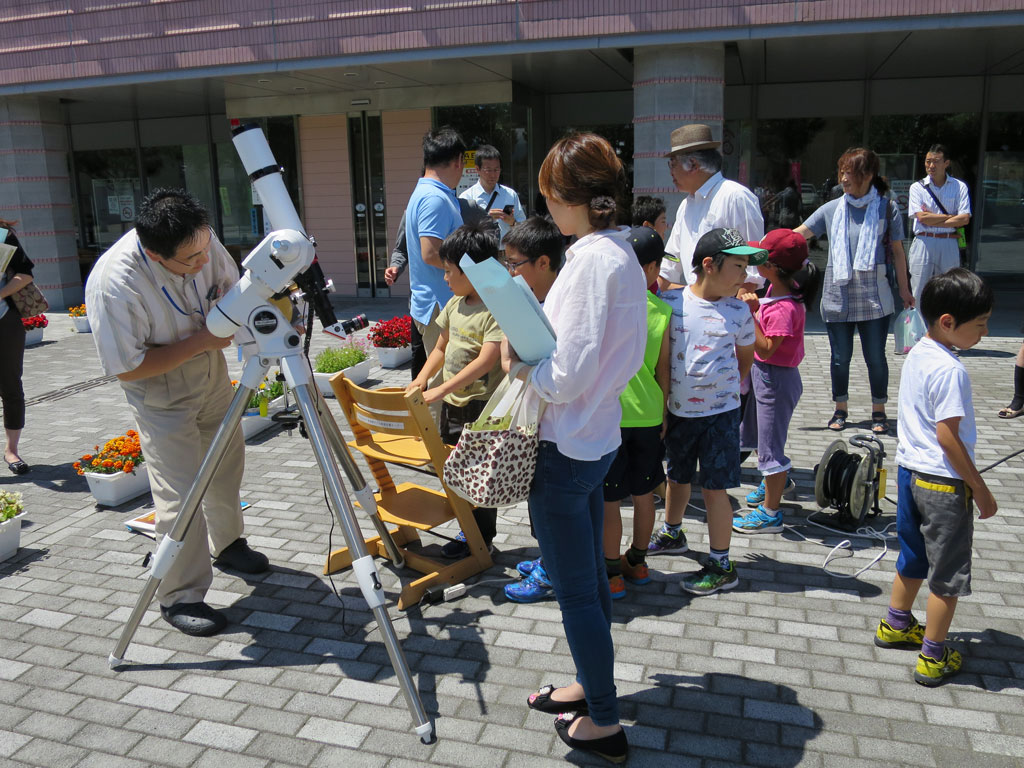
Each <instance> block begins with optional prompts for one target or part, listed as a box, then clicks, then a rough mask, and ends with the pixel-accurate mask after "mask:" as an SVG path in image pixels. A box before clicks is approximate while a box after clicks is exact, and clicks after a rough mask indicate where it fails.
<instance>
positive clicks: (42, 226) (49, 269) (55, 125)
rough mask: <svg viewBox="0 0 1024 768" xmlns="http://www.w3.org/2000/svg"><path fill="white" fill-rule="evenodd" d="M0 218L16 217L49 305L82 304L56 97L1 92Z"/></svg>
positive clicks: (65, 146) (58, 307) (64, 134)
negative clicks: (6, 94)
mask: <svg viewBox="0 0 1024 768" xmlns="http://www.w3.org/2000/svg"><path fill="white" fill-rule="evenodd" d="M0 218H2V219H7V220H8V221H12V220H13V221H17V227H16V230H17V234H18V239H19V240H21V243H22V245H23V246H24V247H25V251H26V253H28V256H29V258H30V259H32V262H33V263H34V264H35V269H34V270H33V271H34V273H35V279H36V283H37V284H38V285H39V288H40V290H41V291H42V292H43V294H44V295H45V296H46V300H47V301H49V302H50V306H51V307H53V308H54V310H64V309H66V308H67V307H69V306H71V305H74V304H81V303H82V301H83V289H82V275H81V271H80V270H79V266H78V246H77V244H76V243H75V227H74V213H73V210H72V203H71V178H70V176H69V173H68V144H67V128H66V126H65V124H64V119H63V115H62V114H61V110H60V106H59V104H58V103H57V101H56V100H55V99H41V98H36V97H25V96H18V97H10V98H0Z"/></svg>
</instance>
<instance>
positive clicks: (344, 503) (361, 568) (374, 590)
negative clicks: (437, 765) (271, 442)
mask: <svg viewBox="0 0 1024 768" xmlns="http://www.w3.org/2000/svg"><path fill="white" fill-rule="evenodd" d="M291 363H292V359H291V358H284V359H282V360H281V368H282V370H284V372H285V376H288V377H289V378H291V379H292V380H293V381H294V380H295V379H296V378H298V379H299V380H300V381H302V382H303V383H300V384H297V385H295V386H294V387H293V389H294V392H295V399H296V401H297V402H298V404H299V409H300V410H301V411H302V418H303V419H304V420H305V422H306V433H307V434H308V435H309V442H310V445H312V446H313V452H314V454H315V455H316V460H317V463H318V464H319V465H320V471H321V473H322V474H323V476H324V482H325V483H326V485H327V492H328V496H329V497H330V499H331V506H332V507H333V508H334V516H335V520H336V521H337V523H338V526H339V527H340V528H341V530H342V532H343V533H344V535H345V540H346V542H347V543H348V548H349V551H350V552H351V553H352V555H353V557H352V570H353V571H354V572H355V574H356V578H357V579H358V580H359V588H360V590H362V593H363V597H364V598H365V599H366V602H367V604H368V605H369V606H370V610H371V611H372V612H373V616H374V618H375V619H376V620H377V626H378V627H379V629H380V633H381V637H382V638H383V639H384V647H385V648H386V649H387V652H388V658H389V659H390V660H391V666H392V668H393V669H394V671H395V677H397V678H398V683H399V686H400V687H401V689H402V693H403V694H404V695H405V703H406V705H407V706H408V708H409V712H410V714H411V715H412V718H413V721H414V723H415V730H416V734H417V735H418V736H419V737H420V740H421V741H422V742H423V743H424V744H430V743H432V742H433V741H434V725H433V723H431V722H430V720H429V719H428V718H427V715H426V712H425V711H424V710H423V702H421V701H420V696H419V692H418V691H417V690H416V685H415V683H414V681H413V679H412V674H411V673H410V671H409V665H408V662H407V661H406V659H405V654H404V653H403V652H402V647H401V646H400V645H399V644H398V637H397V635H396V634H395V628H394V625H393V624H392V623H391V617H390V616H389V615H388V611H387V607H386V606H385V604H384V588H383V587H382V586H381V583H380V578H379V577H378V575H377V567H376V565H375V564H374V562H373V558H372V557H371V556H370V555H369V553H368V552H367V550H366V544H365V543H364V541H363V533H362V531H361V530H359V526H358V524H357V523H356V518H355V511H354V510H353V508H352V502H351V501H349V498H348V494H347V493H345V486H344V485H343V484H342V480H341V474H340V472H339V471H338V465H337V464H336V463H335V462H334V457H333V456H332V454H331V450H330V440H329V439H328V437H327V432H326V430H325V429H324V426H323V423H322V422H321V420H320V413H319V411H318V410H317V407H316V399H315V398H314V396H313V395H312V394H311V392H310V390H311V388H312V387H311V385H310V383H309V381H308V377H309V373H308V366H307V368H306V371H305V372H302V371H293V368H292V365H291ZM292 373H294V374H296V375H295V376H290V374H292ZM374 517H376V515H374Z"/></svg>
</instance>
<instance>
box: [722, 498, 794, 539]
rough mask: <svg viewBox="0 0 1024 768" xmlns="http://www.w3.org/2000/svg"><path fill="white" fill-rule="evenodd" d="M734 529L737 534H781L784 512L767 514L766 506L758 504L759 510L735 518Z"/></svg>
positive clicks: (733, 520)
mask: <svg viewBox="0 0 1024 768" xmlns="http://www.w3.org/2000/svg"><path fill="white" fill-rule="evenodd" d="M732 529H733V530H734V531H736V532H737V533H781V532H782V529H783V525H782V511H781V510H779V511H778V512H776V513H775V514H774V515H772V514H769V513H768V512H765V509H764V504H758V505H757V509H755V510H753V511H751V512H748V513H747V514H746V515H742V516H737V517H734V518H733V519H732Z"/></svg>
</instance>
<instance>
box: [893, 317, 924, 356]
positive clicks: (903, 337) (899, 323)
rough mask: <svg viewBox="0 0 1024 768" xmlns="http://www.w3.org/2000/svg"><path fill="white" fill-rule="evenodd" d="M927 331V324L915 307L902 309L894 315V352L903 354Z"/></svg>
mask: <svg viewBox="0 0 1024 768" xmlns="http://www.w3.org/2000/svg"><path fill="white" fill-rule="evenodd" d="M927 332H928V326H926V325H925V323H924V318H923V317H921V313H920V312H919V311H918V310H917V307H910V308H908V309H904V310H903V311H902V312H900V313H899V314H898V315H897V316H896V327H895V328H893V331H892V335H893V340H894V341H895V342H896V354H897V355H905V354H907V353H908V352H909V351H910V350H911V349H913V348H914V345H915V344H917V342H919V341H920V340H921V339H922V338H924V335H925V334H926V333H927Z"/></svg>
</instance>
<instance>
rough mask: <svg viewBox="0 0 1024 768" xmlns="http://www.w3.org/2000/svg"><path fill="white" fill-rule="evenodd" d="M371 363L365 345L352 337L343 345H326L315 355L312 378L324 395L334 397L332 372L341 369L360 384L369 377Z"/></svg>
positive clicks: (350, 379)
mask: <svg viewBox="0 0 1024 768" xmlns="http://www.w3.org/2000/svg"><path fill="white" fill-rule="evenodd" d="M372 364H373V361H372V360H370V355H369V353H368V352H367V351H366V345H365V344H363V343H361V342H358V341H355V340H354V339H353V340H351V341H350V342H349V343H348V344H347V345H346V346H344V347H328V348H327V349H325V350H323V351H322V352H321V353H320V354H319V355H317V356H316V359H315V360H314V361H313V378H314V379H315V380H316V385H317V388H319V390H320V391H321V392H322V393H323V395H324V397H334V390H333V389H331V377H332V376H334V374H336V373H337V372H338V371H342V372H344V374H345V378H346V379H348V380H349V381H351V382H352V383H353V384H362V383H363V382H364V381H366V379H367V378H368V377H369V375H370V366H371V365H372Z"/></svg>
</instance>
